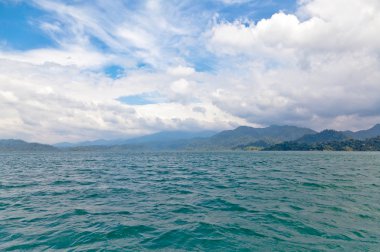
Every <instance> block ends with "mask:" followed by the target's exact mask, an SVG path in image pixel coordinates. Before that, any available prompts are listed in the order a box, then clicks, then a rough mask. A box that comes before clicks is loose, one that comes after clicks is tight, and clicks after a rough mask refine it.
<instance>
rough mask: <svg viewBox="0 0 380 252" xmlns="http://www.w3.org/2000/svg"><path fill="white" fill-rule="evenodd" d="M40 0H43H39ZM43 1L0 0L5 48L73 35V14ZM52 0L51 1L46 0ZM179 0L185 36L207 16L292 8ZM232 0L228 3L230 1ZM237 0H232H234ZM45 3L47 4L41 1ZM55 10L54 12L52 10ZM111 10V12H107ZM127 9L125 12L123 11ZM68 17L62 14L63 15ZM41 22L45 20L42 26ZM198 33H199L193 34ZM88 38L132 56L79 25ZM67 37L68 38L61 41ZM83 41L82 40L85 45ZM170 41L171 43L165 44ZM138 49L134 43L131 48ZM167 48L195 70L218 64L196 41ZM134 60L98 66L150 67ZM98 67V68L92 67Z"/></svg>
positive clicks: (265, 14)
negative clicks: (70, 17) (185, 46)
mask: <svg viewBox="0 0 380 252" xmlns="http://www.w3.org/2000/svg"><path fill="white" fill-rule="evenodd" d="M39 2H42V3H39ZM44 2H45V1H1V2H0V25H1V27H2V29H1V30H0V41H2V44H3V46H4V47H6V48H7V49H8V50H20V51H27V50H32V49H40V48H59V47H60V44H61V43H70V42H72V41H70V39H72V40H75V39H76V38H75V37H73V36H74V35H73V34H70V33H72V31H71V29H73V27H71V26H72V24H70V22H72V20H68V19H65V17H62V15H59V13H57V12H56V11H54V10H52V9H51V8H54V7H48V8H44ZM47 2H51V3H53V2H54V1H47ZM102 2H105V1H57V3H59V4H60V5H67V6H70V7H71V8H88V9H93V10H95V11H102V10H101V9H102V8H103V6H102V4H101V3H102ZM115 2H118V5H120V6H122V8H125V10H126V11H131V12H133V11H140V9H143V8H144V1H115ZM172 2H173V3H176V2H177V3H176V4H179V5H180V11H181V15H185V16H186V19H189V20H186V22H190V23H192V25H193V26H194V27H192V29H194V30H195V33H194V34H191V35H190V36H196V35H199V33H202V32H203V30H202V27H203V26H208V25H210V24H209V23H210V22H212V21H211V20H212V19H217V20H221V21H226V22H229V21H234V20H237V19H239V20H250V21H256V22H257V21H259V20H261V19H264V18H270V17H271V16H272V15H273V14H275V13H277V12H279V11H284V12H292V11H294V10H295V8H296V1H294V0H291V1H290V0H282V1H279V0H273V1H272V0H271V1H257V0H254V1H225V2H223V1H172ZM229 2H231V3H229ZM233 2H237V3H233ZM46 5H48V6H49V4H46ZM57 14H58V15H57ZM110 14H111V13H110ZM126 15H128V14H126ZM66 18H67V17H66ZM46 24H53V25H58V26H59V29H61V30H59V31H58V30H56V31H52V30H48V29H47V28H46ZM44 25H45V26H44ZM197 33H198V34H197ZM82 35H83V36H86V39H87V40H88V44H89V45H90V46H92V47H94V48H95V50H98V51H102V52H104V53H115V54H119V55H121V56H123V57H135V55H134V53H135V52H134V50H133V49H129V48H114V47H113V46H112V45H111V44H110V43H108V42H107V41H105V39H104V38H102V37H101V36H97V35H98V34H94V33H93V32H90V31H88V32H87V31H83V34H82ZM168 39H169V40H170V41H169V42H173V43H181V40H182V39H183V37H181V35H174V36H172V37H170V38H168ZM66 40H67V41H66ZM89 45H87V46H89ZM167 47H171V44H169V45H167ZM134 49H135V50H138V49H139V48H134ZM166 49H167V50H172V51H173V52H172V53H174V54H182V55H181V56H182V57H185V58H186V61H187V63H189V64H191V65H192V66H193V67H194V68H195V69H197V70H198V71H210V70H212V69H214V67H215V64H217V62H216V60H215V59H214V57H213V55H212V54H210V53H208V52H205V51H203V49H204V48H199V45H198V44H194V45H189V48H188V49H190V50H192V54H191V55H183V52H182V51H181V49H182V48H176V47H175V46H174V47H173V48H166ZM134 60H135V62H133V63H134V65H133V66H123V65H118V64H117V63H118V62H114V63H113V62H110V63H109V65H107V66H104V68H103V71H104V72H105V73H106V74H107V75H109V76H111V77H114V78H118V77H120V75H122V73H123V72H124V71H123V68H124V67H125V68H131V69H128V70H130V71H133V70H134V69H135V68H141V67H145V68H146V67H149V66H150V64H151V63H150V62H145V61H144V59H139V58H135V59H134ZM97 70H99V69H97Z"/></svg>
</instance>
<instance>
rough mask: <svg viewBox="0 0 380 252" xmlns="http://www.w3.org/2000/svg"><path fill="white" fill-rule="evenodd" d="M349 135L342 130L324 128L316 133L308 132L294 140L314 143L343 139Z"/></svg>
mask: <svg viewBox="0 0 380 252" xmlns="http://www.w3.org/2000/svg"><path fill="white" fill-rule="evenodd" d="M347 139H349V137H348V136H347V135H346V134H344V133H343V132H340V131H336V130H324V131H322V132H320V133H316V134H308V135H304V136H303V137H301V138H299V139H297V140H296V142H298V143H306V144H314V143H328V142H334V141H344V140H347Z"/></svg>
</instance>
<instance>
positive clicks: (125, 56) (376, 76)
mask: <svg viewBox="0 0 380 252" xmlns="http://www.w3.org/2000/svg"><path fill="white" fill-rule="evenodd" d="M216 2H218V4H216ZM248 2H249V1H215V2H213V4H214V7H213V8H211V7H207V8H206V7H205V6H204V5H201V4H196V3H194V2H192V1H141V2H140V1H139V2H138V3H136V2H135V1H112V3H111V1H97V2H96V4H91V5H89V4H88V2H86V1H75V2H71V3H70V4H69V3H67V2H61V1H45V0H35V1H33V3H32V7H33V8H36V9H39V10H41V11H44V13H45V15H43V16H41V17H40V18H38V19H37V20H36V19H34V20H33V25H35V26H37V29H38V30H39V31H40V32H41V33H43V34H45V35H46V36H48V37H49V38H50V39H51V40H52V41H53V42H52V44H51V45H50V46H44V47H40V48H29V49H23V50H20V49H17V48H13V47H12V44H10V43H7V40H6V39H7V38H0V39H1V41H5V42H4V43H0V112H1V114H2V117H1V118H0V137H1V138H23V139H26V140H32V141H41V142H47V143H54V142H58V141H63V140H65V141H66V140H69V141H80V140H91V139H97V138H117V137H125V138H127V137H131V136H135V135H141V134H146V133H151V132H156V131H160V130H174V129H181V130H196V129H197V130H201V129H226V128H232V127H235V126H237V125H252V126H266V125H271V124H294V125H300V126H308V127H312V128H314V129H321V128H335V129H360V128H366V127H368V126H371V125H372V124H375V123H378V122H380V35H379V33H378V32H377V30H378V27H380V15H379V13H380V3H379V2H378V1H376V0H344V1H343V0H336V1H333V2H331V1H327V0H308V1H299V2H298V4H297V9H296V10H295V11H294V12H284V11H282V10H275V11H274V13H273V14H271V15H270V16H268V17H267V18H265V19H260V20H258V21H254V20H255V19H254V17H252V16H244V15H242V16H240V15H239V14H236V13H234V14H233V17H234V18H231V15H232V14H231V13H230V15H229V18H223V15H222V14H221V13H222V10H223V11H224V12H225V10H226V9H225V8H227V10H228V8H231V6H234V5H238V6H244V4H248ZM0 4H1V2H0ZM7 4H12V5H22V4H27V3H23V2H22V1H21V2H17V3H3V5H7ZM28 4H29V3H28ZM249 6H251V5H249ZM222 8H224V9H222ZM109 66H117V67H118V68H120V69H122V71H121V74H118V75H117V76H111V77H110V76H109V75H107V74H106V72H105V69H106V68H107V67H109ZM147 95H148V96H149V97H146V96H147ZM121 97H142V99H143V98H146V99H148V98H149V99H150V100H151V102H147V103H146V104H145V103H141V104H139V103H131V102H128V99H122V98H121Z"/></svg>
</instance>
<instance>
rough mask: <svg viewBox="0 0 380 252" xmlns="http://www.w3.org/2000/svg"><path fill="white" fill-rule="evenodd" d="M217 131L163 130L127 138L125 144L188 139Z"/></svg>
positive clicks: (205, 135)
mask: <svg viewBox="0 0 380 252" xmlns="http://www.w3.org/2000/svg"><path fill="white" fill-rule="evenodd" d="M216 133H217V132H215V131H199V132H191V131H163V132H158V133H155V134H151V135H147V136H142V137H137V138H132V139H129V140H126V141H125V142H124V144H143V143H152V142H156V143H157V142H173V141H179V140H188V139H193V138H207V137H210V136H213V135H215V134H216Z"/></svg>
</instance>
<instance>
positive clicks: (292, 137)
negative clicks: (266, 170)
mask: <svg viewBox="0 0 380 252" xmlns="http://www.w3.org/2000/svg"><path fill="white" fill-rule="evenodd" d="M378 136H380V124H377V125H375V126H374V127H372V128H370V129H367V130H360V131H356V132H353V131H335V130H323V131H321V132H316V131H314V130H312V129H308V128H302V127H297V126H288V125H285V126H278V125H272V126H269V127H266V128H253V127H248V126H240V127H237V128H236V129H233V130H225V131H221V132H219V133H217V132H214V131H200V132H187V131H166V132H158V133H155V134H151V135H146V136H141V137H136V138H131V139H115V140H95V141H87V142H78V143H58V144H55V145H54V146H51V145H46V144H39V143H27V142H25V141H22V140H14V139H10V140H0V151H8V150H9V151H57V150H136V151H159V150H190V151H191V150H236V149H237V150H250V149H255V150H256V149H257V150H261V149H264V150H315V149H323V148H324V147H326V146H329V147H328V148H330V149H333V150H334V149H336V148H338V149H339V148H341V147H342V146H340V145H341V143H346V147H347V149H350V150H351V149H352V150H356V149H360V148H361V149H363V147H360V148H359V147H358V146H361V145H362V144H365V141H367V139H372V138H376V137H378ZM332 143H333V144H332ZM367 144H377V141H375V140H373V141H370V142H368V143H367ZM289 146H291V147H289ZM334 146H335V147H336V148H335V147H334ZM339 146H340V147H339ZM326 148H327V147H326ZM328 148H327V149H328ZM342 148H343V147H342ZM373 148H374V147H373ZM373 148H372V149H373ZM364 149H365V148H364ZM370 149H371V148H370Z"/></svg>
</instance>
